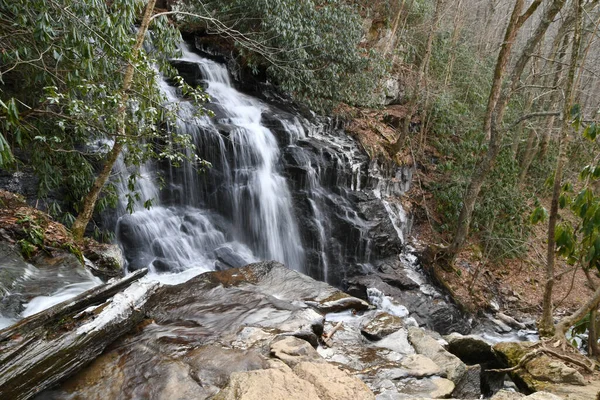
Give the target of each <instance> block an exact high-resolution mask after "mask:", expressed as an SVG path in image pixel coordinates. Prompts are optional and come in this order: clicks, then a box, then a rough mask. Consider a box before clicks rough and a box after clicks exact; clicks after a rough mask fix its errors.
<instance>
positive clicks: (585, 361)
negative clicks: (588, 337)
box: [487, 341, 596, 373]
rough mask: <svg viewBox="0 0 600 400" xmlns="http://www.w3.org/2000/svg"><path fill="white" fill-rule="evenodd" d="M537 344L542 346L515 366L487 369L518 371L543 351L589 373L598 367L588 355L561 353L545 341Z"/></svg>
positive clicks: (522, 358)
mask: <svg viewBox="0 0 600 400" xmlns="http://www.w3.org/2000/svg"><path fill="white" fill-rule="evenodd" d="M556 344H557V345H563V344H566V341H565V342H564V343H562V341H558V342H556ZM537 346H540V347H538V348H536V349H534V350H532V351H529V352H528V353H526V354H525V355H523V357H521V359H520V360H519V362H518V363H517V364H516V365H515V366H513V367H510V368H499V369H488V370H487V371H490V372H512V371H516V370H518V369H521V368H523V369H525V366H526V364H527V363H528V362H529V361H531V360H532V359H534V358H535V357H537V356H538V355H540V354H543V353H545V354H547V355H549V356H552V357H556V358H559V359H561V360H564V361H566V362H568V363H571V364H574V365H577V366H579V367H581V368H583V369H585V370H586V371H587V372H589V373H593V372H594V370H595V368H596V362H595V361H594V360H591V359H589V358H588V357H585V356H583V355H575V356H569V355H567V354H564V350H563V352H562V353H559V352H558V351H556V350H552V349H550V348H548V347H547V346H546V344H545V343H544V342H540V343H539V344H538V345H537Z"/></svg>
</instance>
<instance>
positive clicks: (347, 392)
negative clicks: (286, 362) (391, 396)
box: [294, 362, 375, 400]
mask: <svg viewBox="0 0 600 400" xmlns="http://www.w3.org/2000/svg"><path fill="white" fill-rule="evenodd" d="M294 373H295V374H296V375H297V376H299V377H300V378H302V379H304V380H306V381H308V382H311V383H312V384H313V385H314V386H315V388H316V389H317V393H318V395H319V398H320V399H322V400H338V399H355V400H375V396H374V395H373V393H372V392H371V390H369V388H368V387H367V385H365V384H364V383H363V382H362V381H361V380H360V379H358V378H356V377H353V376H350V375H348V374H347V373H346V372H343V371H341V370H340V369H339V368H337V367H335V366H333V365H331V364H315V363H308V362H303V363H300V364H298V365H296V366H295V367H294Z"/></svg>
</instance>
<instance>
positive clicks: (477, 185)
mask: <svg viewBox="0 0 600 400" xmlns="http://www.w3.org/2000/svg"><path fill="white" fill-rule="evenodd" d="M565 1H566V0H554V1H553V2H552V4H551V5H550V6H549V7H548V8H547V9H546V10H545V12H544V15H543V16H542V19H541V20H540V22H539V24H538V26H537V28H536V30H535V32H534V34H533V36H532V37H531V38H529V40H528V41H527V43H526V44H525V47H524V48H523V50H522V52H521V55H520V56H519V58H518V59H517V62H516V63H515V67H514V69H513V72H512V74H511V83H510V86H509V87H508V88H507V90H505V91H504V92H502V91H501V87H502V77H503V75H504V71H505V69H506V65H507V63H508V58H509V55H510V49H511V47H512V43H513V41H514V39H515V37H516V34H517V30H518V27H519V26H522V25H523V23H524V22H525V21H524V18H525V17H526V16H530V15H531V13H530V12H529V10H527V12H526V13H525V14H524V15H523V16H520V17H519V15H518V14H519V13H520V12H521V9H522V8H523V2H522V1H521V0H518V1H517V2H516V3H515V7H514V9H513V14H512V15H511V19H510V23H509V24H508V27H507V28H506V34H505V40H504V43H503V45H502V48H501V50H500V54H498V61H497V63H496V69H495V71H494V80H493V82H492V90H491V91H490V97H489V99H488V106H487V109H486V114H485V118H484V132H485V134H486V136H487V137H488V138H489V148H488V151H487V153H486V154H485V156H484V157H483V158H482V160H481V161H480V162H479V164H478V166H477V167H476V168H475V172H474V173H473V175H472V177H471V182H470V183H469V187H468V189H467V192H466V194H465V197H464V200H463V207H462V209H461V211H460V215H459V217H458V223H457V228H456V233H455V235H454V238H453V240H452V243H451V244H450V246H448V248H447V249H446V251H445V254H444V256H443V259H444V260H443V262H444V263H451V262H452V261H453V260H454V257H456V254H457V253H458V252H459V251H460V249H461V248H462V246H463V245H464V243H465V241H466V239H467V236H468V234H469V226H470V224H471V218H472V216H473V210H474V208H475V202H476V201H477V197H478V196H479V192H480V191H481V187H482V186H483V183H484V181H485V179H486V177H487V175H488V173H489V172H490V170H491V169H492V167H493V165H494V162H495V160H496V156H497V155H498V153H499V150H500V146H501V144H502V138H501V137H498V136H500V135H501V132H500V128H499V127H498V126H499V125H500V124H501V123H502V119H503V118H504V113H505V111H506V107H507V106H508V102H509V101H510V98H511V96H512V93H514V91H515V89H516V88H517V86H518V85H519V80H520V78H521V75H522V74H523V70H524V69H525V66H526V65H527V62H528V61H529V59H530V58H531V54H533V50H534V49H535V48H536V47H537V46H538V44H539V43H540V41H541V40H542V38H543V37H544V34H545V33H546V30H547V29H548V26H550V24H551V23H552V21H553V20H554V17H555V16H556V14H558V12H559V11H560V10H561V8H562V7H563V5H564V3H565ZM530 9H531V8H530Z"/></svg>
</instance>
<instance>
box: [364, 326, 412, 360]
mask: <svg viewBox="0 0 600 400" xmlns="http://www.w3.org/2000/svg"><path fill="white" fill-rule="evenodd" d="M409 329H410V328H409ZM417 329H418V328H417ZM374 346H377V347H383V348H386V349H389V350H392V351H394V352H396V353H399V354H403V355H409V354H414V353H415V349H413V347H412V346H411V345H410V343H409V342H408V334H407V331H406V329H400V330H398V331H396V332H394V333H392V334H391V335H388V336H386V337H385V338H383V339H382V340H380V341H378V342H375V343H374Z"/></svg>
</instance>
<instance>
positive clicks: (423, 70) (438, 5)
mask: <svg viewBox="0 0 600 400" xmlns="http://www.w3.org/2000/svg"><path fill="white" fill-rule="evenodd" d="M519 1H521V0H519ZM442 3H443V0H436V2H435V9H434V11H433V19H432V23H431V29H430V30H429V33H428V34H427V44H426V45H425V53H423V59H422V60H421V65H420V67H419V76H418V78H417V85H418V87H421V86H422V83H423V79H424V78H425V75H426V74H427V71H428V70H429V59H430V58H431V49H432V47H433V38H434V37H435V32H436V31H437V25H438V22H439V21H438V20H439V15H440V12H441V10H442Z"/></svg>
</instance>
